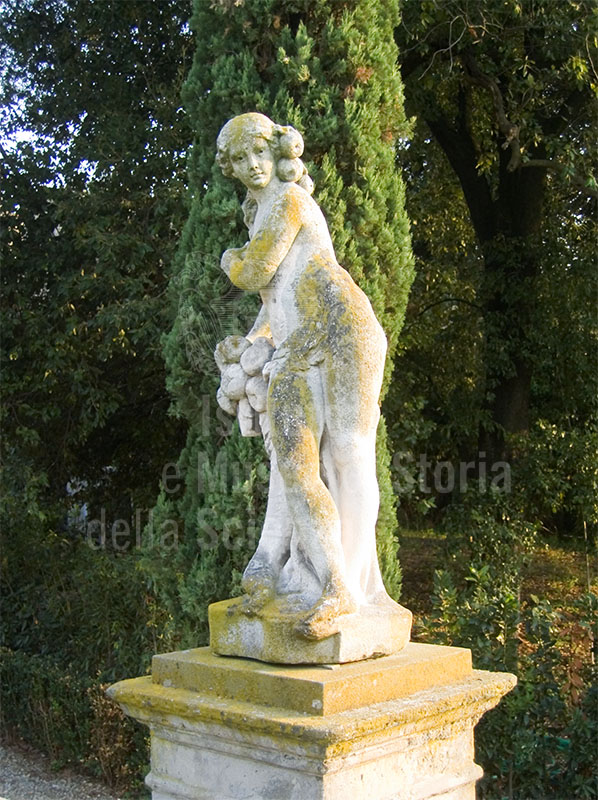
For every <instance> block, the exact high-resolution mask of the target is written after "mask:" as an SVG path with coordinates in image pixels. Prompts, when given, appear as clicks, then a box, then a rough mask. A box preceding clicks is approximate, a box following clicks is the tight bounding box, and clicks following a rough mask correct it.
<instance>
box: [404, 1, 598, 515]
mask: <svg viewBox="0 0 598 800" xmlns="http://www.w3.org/2000/svg"><path fill="white" fill-rule="evenodd" d="M596 14H597V11H596V8H595V6H594V5H593V4H589V3H584V2H562V3H553V2H550V1H548V2H534V3H533V4H531V3H519V2H514V1H513V2H506V3H504V2H493V0H488V2H484V3H471V2H460V1H459V0H454V2H453V0H449V2H442V3H440V2H423V3H420V2H410V0H407V2H405V4H404V21H403V24H402V26H401V28H400V29H398V30H397V38H398V39H399V41H400V46H401V50H402V52H403V54H404V55H403V58H402V65H401V68H402V73H403V76H404V79H405V86H406V98H407V108H408V111H410V112H412V113H415V114H416V115H417V119H418V123H417V125H416V128H415V137H414V139H413V141H412V142H411V144H410V147H409V150H408V152H406V154H405V156H406V158H405V160H406V161H407V162H408V165H409V166H408V171H409V172H408V174H409V186H410V190H411V191H410V193H409V202H410V209H409V210H410V212H411V215H412V217H413V220H414V232H415V239H414V241H415V251H416V253H417V254H418V258H419V265H420V267H421V271H420V278H419V279H418V282H417V283H416V286H415V291H414V294H413V300H412V306H411V312H412V314H411V313H410V315H409V316H408V321H407V331H406V332H407V334H408V336H409V338H408V339H406V340H405V351H406V353H407V356H406V357H407V361H403V360H402V359H401V360H400V362H398V363H399V364H400V368H401V369H402V368H403V366H405V367H406V373H407V376H408V375H411V376H412V378H409V377H407V382H408V383H411V385H412V386H413V388H414V389H415V395H413V394H412V395H408V394H407V393H405V394H404V395H403V397H404V401H401V403H400V404H399V405H398V406H395V407H394V410H395V416H396V418H397V421H398V425H399V429H398V430H397V437H400V435H401V431H402V428H401V423H400V421H399V420H400V417H401V416H402V408H401V407H404V404H405V402H406V403H407V408H409V407H410V406H411V407H413V404H414V403H415V404H416V405H417V403H416V401H415V400H414V397H416V396H417V395H418V394H419V396H420V401H419V407H420V408H421V407H424V406H425V411H424V420H425V424H424V428H425V430H426V431H428V433H429V432H430V431H432V430H434V431H435V432H434V433H433V434H432V437H431V442H430V439H428V442H429V444H430V445H431V449H432V451H434V450H435V453H436V454H437V455H438V456H439V458H440V460H443V459H444V458H449V459H455V460H462V461H469V460H470V459H471V458H474V460H476V461H477V462H479V460H480V454H484V456H485V459H486V462H487V463H488V464H491V463H493V462H495V461H500V460H502V459H504V458H505V457H506V458H508V459H511V462H512V466H513V468H514V469H517V468H518V469H519V474H518V475H517V476H516V477H517V482H518V485H519V486H520V488H521V490H522V491H521V496H520V501H521V503H522V505H520V510H521V509H525V513H526V514H528V515H531V516H532V518H534V519H542V520H543V521H547V519H548V518H550V517H551V515H552V514H554V513H558V514H559V515H560V517H559V518H558V519H557V520H556V521H557V522H558V523H559V524H560V525H561V526H563V525H565V527H569V528H571V527H576V528H577V530H578V531H580V530H581V529H582V528H583V522H584V521H585V522H587V523H591V524H596V522H598V512H597V511H596V505H595V503H593V501H591V500H590V496H591V493H592V485H593V483H595V480H596V475H595V470H594V468H593V466H592V463H593V457H592V455H591V453H592V450H593V448H594V444H593V443H594V442H595V435H596V419H597V415H596V394H597V390H598V386H597V384H596V371H595V368H594V364H595V362H594V354H595V349H596V323H595V316H594V312H593V308H592V304H591V297H592V295H593V294H594V293H595V291H596V282H595V274H594V268H593V263H594V254H593V252H594V243H595V237H596V227H595V219H596V199H597V197H598V188H597V184H596V179H595V176H594V175H593V174H592V169H593V167H594V165H595V163H596V158H595V156H596V147H595V136H594V134H593V129H594V125H593V123H594V121H595V96H596V93H597V87H598V74H597V72H596V64H597V58H596V52H597V51H596V39H595V30H596V19H597V18H596ZM439 184H442V191H441V192H439ZM449 196H450V197H451V200H450V201H449V200H448V197H449ZM439 198H442V199H441V200H440V199H439ZM439 352H442V358H439V356H438V353H439ZM410 364H413V365H414V366H413V367H410V366H409V365H410ZM416 375H417V378H416V377H415V376H416ZM424 381H425V382H426V388H425V389H424V388H423V382H424ZM416 384H419V387H418V386H417V385H416ZM398 388H399V392H401V391H402V389H401V387H398ZM422 395H425V397H424V396H422ZM464 411H465V412H466V413H463V412H464ZM407 416H408V415H407ZM417 424H418V425H420V427H421V426H422V421H421V420H420V421H419V422H418V423H417ZM426 426H427V427H426ZM430 426H431V427H430ZM422 430H423V429H422ZM419 441H420V442H421V441H422V437H420V439H419ZM478 466H479V464H478ZM514 479H515V478H514ZM518 502H519V501H518ZM563 515H564V516H563Z"/></svg>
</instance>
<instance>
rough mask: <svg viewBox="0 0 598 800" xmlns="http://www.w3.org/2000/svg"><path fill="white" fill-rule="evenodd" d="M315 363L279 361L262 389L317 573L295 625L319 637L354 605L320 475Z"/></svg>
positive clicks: (303, 544) (303, 547)
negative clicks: (316, 589)
mask: <svg viewBox="0 0 598 800" xmlns="http://www.w3.org/2000/svg"><path fill="white" fill-rule="evenodd" d="M324 406H325V401H324V397H323V395H322V391H321V376H320V373H319V369H318V368H310V369H308V370H304V371H299V370H297V369H296V368H295V369H294V368H293V367H292V366H290V365H289V364H288V363H285V362H282V363H281V364H280V366H279V368H278V370H277V372H276V373H275V374H272V375H271V378H270V388H269V395H268V413H269V417H270V424H271V431H272V442H273V444H274V449H275V451H276V456H277V459H278V466H279V469H280V474H281V476H282V479H283V482H284V486H285V496H286V501H287V505H288V509H289V513H290V516H291V519H292V521H293V525H294V535H295V536H296V537H297V541H298V544H299V549H300V551H301V554H302V557H303V558H304V559H305V560H306V562H307V563H308V564H309V566H310V568H311V570H312V571H313V573H314V574H315V575H316V576H317V578H318V581H319V585H320V586H321V597H320V599H319V601H318V602H317V603H316V605H315V606H314V607H313V608H312V609H310V612H309V613H308V615H307V617H306V618H305V620H303V621H302V622H301V623H300V624H299V626H298V628H297V630H298V631H299V632H300V633H302V634H303V635H304V636H307V637H309V638H314V639H319V638H325V637H326V636H330V635H331V634H332V633H334V632H335V630H336V628H335V620H336V619H337V617H338V616H339V615H340V614H344V613H350V612H352V611H354V610H355V607H356V606H355V602H354V600H353V598H352V597H351V593H350V592H349V590H348V588H347V584H346V580H345V560H344V554H343V548H342V545H341V528H340V518H339V514H338V511H337V508H336V505H335V503H334V500H333V499H332V496H331V495H330V492H329V491H328V489H327V487H326V486H325V484H324V483H323V481H322V479H321V477H320V453H319V444H320V437H321V432H322V428H323V423H324V416H325V409H324Z"/></svg>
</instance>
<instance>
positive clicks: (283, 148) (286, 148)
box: [216, 112, 314, 194]
mask: <svg viewBox="0 0 598 800" xmlns="http://www.w3.org/2000/svg"><path fill="white" fill-rule="evenodd" d="M247 128H249V129H253V130H254V131H255V133H256V134H258V135H259V136H262V137H263V138H264V139H265V140H266V141H267V142H268V144H269V145H270V148H271V150H272V155H273V157H274V162H275V165H276V174H277V176H278V178H279V179H280V180H281V181H285V182H288V183H297V184H299V186H301V187H302V188H303V189H305V191H306V192H308V193H309V194H311V193H312V192H313V190H314V185H313V182H312V180H311V178H310V177H309V175H308V174H307V169H306V168H305V165H304V164H303V161H302V160H301V156H302V155H303V136H301V134H300V133H299V131H297V130H295V128H292V127H291V126H290V125H277V124H276V123H275V122H272V120H271V119H269V118H268V117H267V116H266V115H265V114H258V113H257V112H250V113H248V114H239V116H237V117H233V119H231V120H229V121H228V122H227V123H226V125H224V127H223V128H222V130H221V131H220V133H219V134H218V140H217V148H218V149H217V152H216V161H217V162H218V166H219V167H220V169H221V170H222V174H223V175H224V176H225V177H227V178H231V177H232V175H233V167H232V163H231V160H230V154H229V147H230V143H231V139H232V137H233V136H234V135H235V134H236V133H237V132H238V131H239V130H240V129H241V130H242V129H247Z"/></svg>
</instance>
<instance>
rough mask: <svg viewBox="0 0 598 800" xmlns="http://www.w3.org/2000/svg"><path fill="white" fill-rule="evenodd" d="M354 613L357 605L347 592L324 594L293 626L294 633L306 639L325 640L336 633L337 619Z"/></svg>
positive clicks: (337, 628)
mask: <svg viewBox="0 0 598 800" xmlns="http://www.w3.org/2000/svg"><path fill="white" fill-rule="evenodd" d="M356 611H357V604H356V603H355V601H354V600H353V599H352V598H351V596H350V595H349V593H348V592H347V591H341V592H334V593H331V594H329V593H325V594H323V595H322V597H321V598H320V600H319V601H318V602H317V603H316V605H315V606H313V608H312V609H311V612H310V613H309V615H308V616H307V617H306V618H305V619H303V620H301V621H300V622H298V623H297V624H296V625H295V631H296V633H298V634H299V635H300V636H304V637H305V638H306V639H312V640H317V639H326V638H327V637H328V636H332V635H333V634H335V633H338V630H339V617H342V616H343V615H345V614H354V613H355V612H356Z"/></svg>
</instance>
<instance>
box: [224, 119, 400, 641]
mask: <svg viewBox="0 0 598 800" xmlns="http://www.w3.org/2000/svg"><path fill="white" fill-rule="evenodd" d="M302 153H303V139H302V137H301V134H299V133H298V132H297V131H296V130H294V129H293V128H291V127H288V126H281V125H276V124H274V123H273V122H272V121H271V120H270V119H268V117H266V116H264V115H262V114H258V113H248V114H242V115H240V116H238V117H235V118H234V119H232V120H230V121H229V122H228V123H227V124H226V125H225V126H224V127H223V128H222V130H221V132H220V134H219V136H218V153H217V160H218V163H219V165H220V167H221V168H222V171H223V173H224V175H226V176H227V177H234V178H237V179H238V180H240V181H241V182H242V183H243V184H244V185H245V187H246V188H247V196H246V199H245V201H244V203H243V210H244V214H245V222H246V224H247V227H248V229H249V236H250V238H249V242H247V244H245V245H244V246H243V247H240V248H234V249H230V250H227V251H226V252H225V253H224V254H223V256H222V260H221V267H222V269H223V270H224V272H225V273H226V274H227V275H228V276H229V278H230V280H231V281H232V282H233V283H234V284H235V286H237V287H239V288H241V289H244V290H246V291H250V292H259V293H260V295H261V299H262V303H263V306H262V308H261V310H260V313H259V315H258V318H257V319H256V322H255V324H254V326H253V328H252V330H251V331H250V332H249V333H248V334H247V336H246V337H241V336H229V337H228V338H227V339H225V340H224V341H223V342H220V343H219V345H218V347H217V349H216V354H215V357H216V361H217V364H218V366H219V368H220V370H221V373H222V382H221V386H220V389H219V392H218V401H219V403H220V405H221V406H222V408H224V409H225V410H226V411H227V412H229V413H231V414H237V416H238V419H239V423H240V426H241V431H242V433H244V434H245V435H260V433H261V434H262V435H263V436H264V439H265V443H266V448H267V450H268V454H269V456H270V461H271V475H270V486H269V496H268V506H267V511H266V517H265V522H264V527H263V530H262V533H261V537H260V541H259V545H258V547H257V550H256V552H255V554H254V556H253V558H252V559H251V561H250V562H249V565H248V566H247V569H246V570H245V573H244V576H243V589H244V591H245V592H246V595H245V597H244V598H243V602H242V606H241V609H242V611H243V613H244V614H245V615H247V616H248V617H256V616H257V617H260V615H262V614H263V613H265V612H266V609H267V608H268V607H270V608H271V607H272V604H275V606H276V608H277V609H278V610H279V611H280V613H286V614H290V615H291V617H292V619H293V620H294V625H293V630H294V634H293V635H295V636H299V637H304V638H305V639H309V640H321V639H324V638H326V637H329V636H331V635H333V634H334V633H336V632H337V631H338V630H339V624H340V622H341V621H342V620H343V619H345V618H346V616H347V615H351V614H354V613H355V612H358V610H359V609H361V608H362V607H364V606H380V605H384V606H388V605H389V604H390V605H392V606H393V607H394V608H399V607H398V606H396V604H395V603H394V601H392V600H391V599H390V598H389V597H388V595H387V593H386V591H385V589H384V586H383V583H382V579H381V575H380V569H379V566H378V558H377V554H376V538H375V525H376V519H377V515H378V506H379V492H378V484H377V479H376V454H375V444H376V429H377V425H378V420H379V417H380V411H379V404H378V399H379V394H380V387H381V383H382V375H383V370H384V360H385V354H386V337H385V335H384V332H383V330H382V328H381V326H380V324H379V323H378V321H377V319H376V317H375V316H374V312H373V310H372V307H371V304H370V302H369V300H368V298H367V297H366V295H365V294H364V293H363V292H362V291H361V289H359V287H358V286H357V285H356V284H355V283H354V281H353V280H352V278H351V276H350V275H349V273H348V272H347V271H346V270H345V269H343V268H342V267H341V266H340V265H339V264H338V263H337V261H336V257H335V254H334V249H333V246H332V241H331V239H330V234H329V231H328V226H327V224H326V221H325V219H324V216H323V214H322V212H321V210H320V208H319V207H318V205H317V204H316V203H315V201H314V200H313V199H312V197H311V196H310V194H311V191H312V190H313V185H312V183H311V180H310V179H309V176H308V175H307V172H306V169H305V167H304V165H303V163H302V161H301V159H300V156H301V155H302ZM402 610H403V611H405V612H406V610H405V609H402ZM406 613H407V614H408V613H409V612H406Z"/></svg>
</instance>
